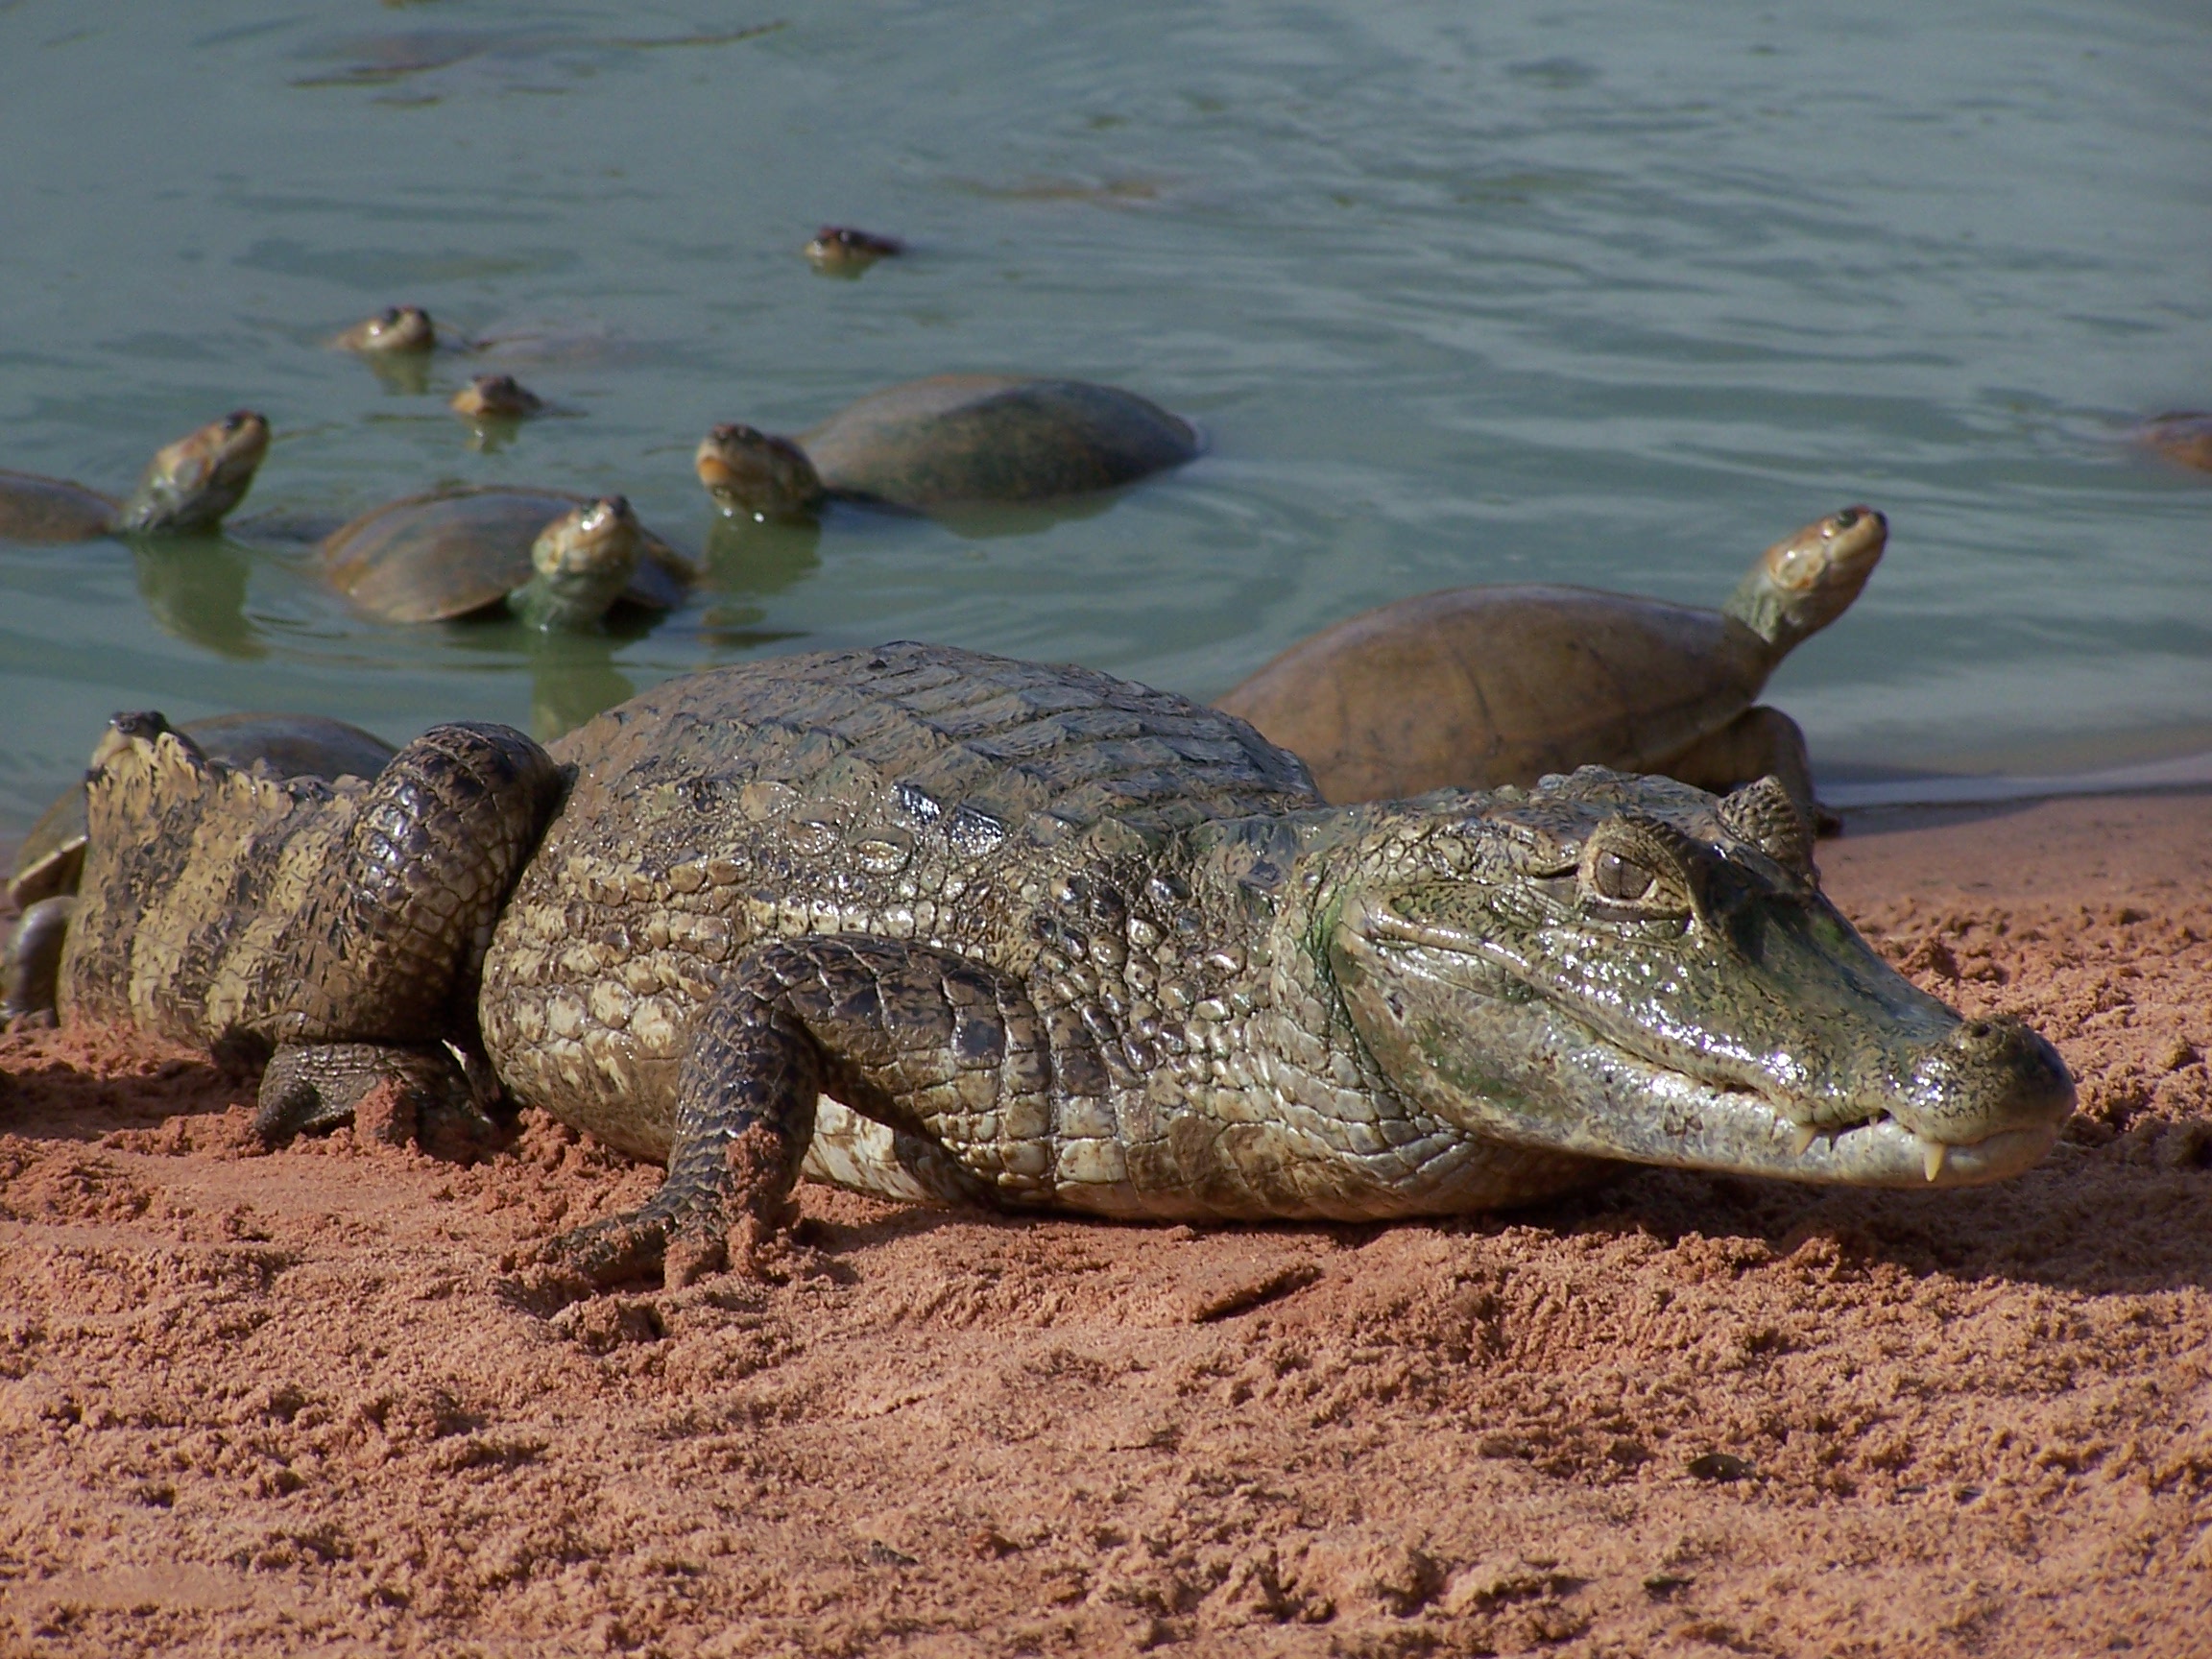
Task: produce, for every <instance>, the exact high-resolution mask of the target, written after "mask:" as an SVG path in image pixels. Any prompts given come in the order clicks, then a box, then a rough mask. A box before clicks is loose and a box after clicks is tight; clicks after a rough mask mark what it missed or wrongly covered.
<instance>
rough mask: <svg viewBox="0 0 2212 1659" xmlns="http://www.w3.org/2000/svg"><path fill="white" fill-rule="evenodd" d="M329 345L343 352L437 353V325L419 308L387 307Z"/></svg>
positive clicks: (386, 354) (373, 353)
mask: <svg viewBox="0 0 2212 1659" xmlns="http://www.w3.org/2000/svg"><path fill="white" fill-rule="evenodd" d="M330 344H331V345H332V346H333V347H335V348H336V349H339V350H341V351H360V352H365V353H369V354H372V355H376V356H404V355H408V354H411V353H414V352H419V351H432V350H435V349H437V347H438V325H436V324H434V323H432V322H431V321H430V313H429V312H427V311H425V310H423V309H422V307H421V306H420V305H387V306H385V307H384V309H383V310H381V311H379V312H377V313H376V315H375V316H373V317H364V318H363V319H362V320H361V321H360V322H358V323H356V324H354V325H353V326H352V327H350V328H346V329H342V330H340V331H339V332H338V333H336V334H334V335H332V336H331V337H330Z"/></svg>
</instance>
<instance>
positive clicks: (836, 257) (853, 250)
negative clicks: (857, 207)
mask: <svg viewBox="0 0 2212 1659" xmlns="http://www.w3.org/2000/svg"><path fill="white" fill-rule="evenodd" d="M802 252H804V253H805V255H806V258H807V262H808V263H809V264H811V265H812V266H813V267H814V269H815V270H817V271H820V272H822V273H823V274H824V275H825V276H859V275H860V273H861V272H863V271H865V270H867V269H868V267H869V266H871V265H873V264H875V263H876V261H877V260H878V259H891V258H895V257H897V256H898V255H899V254H901V253H903V252H906V244H905V243H903V242H902V241H900V240H899V238H898V237H896V236H878V235H877V234H876V233H875V232H874V231H872V230H856V229H854V228H853V227H852V226H850V225H825V226H823V227H822V228H821V229H819V230H817V231H815V232H814V240H813V241H811V242H809V243H807V244H806V246H805V248H804V249H803V250H802Z"/></svg>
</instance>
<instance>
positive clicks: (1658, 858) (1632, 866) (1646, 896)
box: [1578, 813, 1695, 922]
mask: <svg viewBox="0 0 2212 1659" xmlns="http://www.w3.org/2000/svg"><path fill="white" fill-rule="evenodd" d="M1677 843H1680V845H1679V846H1677ZM1693 853H1694V850H1693V849H1692V848H1691V847H1690V846H1689V845H1688V843H1687V841H1686V839H1685V837H1684V836H1683V834H1682V832H1681V831H1680V830H1679V829H1674V828H1673V827H1671V825H1668V824H1665V823H1662V822H1659V821H1657V820H1652V819H1647V818H1646V817H1645V816H1644V815H1643V814H1640V813H1623V815H1622V816H1621V817H1620V818H1618V819H1616V820H1614V821H1612V822H1610V823H1607V824H1602V825H1600V826H1599V827H1598V829H1596V830H1595V831H1593V833H1592V834H1591V836H1590V839H1589V840H1588V841H1586V842H1584V843H1583V848H1582V869H1581V876H1580V880H1579V883H1578V885H1579V886H1580V888H1581V892H1582V903H1583V913H1584V914H1585V915H1586V916H1588V917H1589V918H1590V919H1591V920H1592V921H1598V922H1657V921H1661V920H1672V919H1678V918H1681V917H1685V916H1688V915H1690V914H1691V913H1692V912H1693V911H1694V910H1695V903H1694V902H1692V899H1691V896H1690V881H1691V879H1692V878H1691V875H1690V864H1691V861H1692V857H1693ZM1677 854H1679V855H1677Z"/></svg>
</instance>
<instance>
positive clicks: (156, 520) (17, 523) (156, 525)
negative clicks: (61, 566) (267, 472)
mask: <svg viewBox="0 0 2212 1659" xmlns="http://www.w3.org/2000/svg"><path fill="white" fill-rule="evenodd" d="M268 453H269V422H268V421H265V420H263V419H262V418H261V417H260V416H259V415H256V414H255V413H254V412H253V411H252V410H251V409H233V410H232V411H231V412H230V413H229V414H228V415H226V416H224V417H223V418H222V419H221V420H219V421H208V422H207V424H206V425H204V426H203V427H201V428H200V429H199V430H198V431H196V432H189V433H187V434H185V435H184V436H183V437H181V438H180V439H178V440H177V442H176V443H174V444H171V445H165V446H164V447H162V448H160V449H156V451H155V452H154V459H153V460H152V461H151V462H149V463H148V464H147V467H146V475H145V476H144V477H143V478H141V479H139V480H138V488H137V489H136V490H134V491H132V493H131V498H130V499H129V500H128V501H121V502H118V501H116V500H114V499H113V498H111V497H109V496H107V495H103V494H102V493H100V492H99V491H97V490H88V489H86V488H85V487H84V485H82V484H71V483H68V482H66V481H64V480H62V479H60V478H41V477H39V476H37V475H36V473H31V472H8V471H0V539H5V540H8V541H91V540H92V539H93V538H94V537H98V536H162V535H194V534H204V533H205V532H207V531H211V530H213V529H215V528H216V527H217V526H218V525H219V524H221V523H222V521H223V515H224V514H226V513H228V512H229V511H230V509H231V508H233V507H235V506H237V505H238V503H239V502H240V501H242V500H244V499H245V496H246V492H247V490H248V489H249V488H250V487H251V486H252V482H253V473H254V470H255V469H257V468H258V467H259V466H260V465H261V458H262V457H263V456H265V455H267V454H268Z"/></svg>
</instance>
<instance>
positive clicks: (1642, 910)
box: [1306, 767, 2074, 1187]
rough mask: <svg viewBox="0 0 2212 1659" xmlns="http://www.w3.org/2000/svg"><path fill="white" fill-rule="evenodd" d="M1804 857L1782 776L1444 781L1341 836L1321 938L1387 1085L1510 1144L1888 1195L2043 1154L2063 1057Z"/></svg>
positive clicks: (1319, 893) (2070, 1100) (1325, 893)
mask: <svg viewBox="0 0 2212 1659" xmlns="http://www.w3.org/2000/svg"><path fill="white" fill-rule="evenodd" d="M1315 851H1316V852H1319V851H1321V850H1319V849H1315ZM1811 852H1812V843H1811V840H1810V837H1809V836H1808V835H1807V834H1806V832H1805V829H1804V828H1803V826H1802V824H1801V822H1800V821H1799V819H1798V818H1797V816H1796V813H1795V811H1794V810H1793V809H1792V808H1791V805H1790V803H1789V799H1788V797H1787V795H1786V794H1785V793H1784V792H1783V790H1782V789H1781V787H1780V785H1779V784H1778V783H1776V782H1775V781H1774V780H1772V779H1762V780H1761V781H1759V782H1757V783H1754V784H1751V785H1748V786H1746V787H1745V788H1743V789H1739V790H1737V791H1736V792H1735V793H1734V794H1731V795H1728V796H1725V797H1719V798H1716V797H1714V796H1711V795H1707V794H1705V793H1704V792H1703V791H1701V790H1697V789H1693V788H1691V787H1689V786H1688V785H1686V784H1680V783H1675V782H1672V781H1670V780H1667V779H1661V778H1637V777H1628V776H1623V775H1622V774H1618V773H1612V772H1606V771H1603V770H1601V769H1599V768H1597V767H1585V768H1583V769H1582V770H1581V771H1579V772H1577V773H1575V775H1574V776H1573V777H1571V778H1547V779H1546V780H1544V781H1543V782H1542V783H1540V784H1539V785H1538V786H1537V787H1536V788H1535V789H1533V790H1529V791H1527V792H1522V791H1518V790H1502V791H1498V792H1496V793H1494V794H1489V795H1470V794H1461V793H1456V792H1439V793H1437V794H1435V795H1431V796H1425V797H1422V798H1420V799H1419V800H1418V801H1414V802H1409V803H1405V804H1402V805H1396V806H1392V807H1386V808H1382V809H1379V810H1378V809H1369V812H1368V814H1367V815H1366V816H1365V820H1364V823H1363V826H1362V828H1361V829H1360V830H1359V832H1358V836H1357V838H1356V839H1355V840H1353V841H1351V842H1349V843H1340V844H1339V845H1337V846H1336V847H1334V849H1331V850H1329V851H1328V852H1327V853H1326V854H1323V856H1322V860H1321V864H1322V870H1323V875H1322V879H1321V881H1320V882H1319V883H1318V884H1317V887H1316V888H1315V889H1314V897H1315V898H1316V899H1317V900H1318V901H1319V902H1318V904H1317V905H1316V907H1315V908H1313V909H1312V910H1310V911H1309V912H1308V921H1307V924H1306V925H1307V926H1308V928H1309V929H1310V931H1309V933H1308V936H1307V939H1306V948H1307V950H1309V951H1310V955H1311V958H1312V959H1313V960H1314V961H1315V963H1316V965H1317V966H1318V967H1319V968H1320V970H1321V971H1322V973H1323V974H1325V975H1327V976H1328V977H1330V978H1333V979H1334V983H1335V985H1336V987H1337V989H1338V992H1339V994H1340V995H1341V997H1342V998H1343V1005H1344V1007H1345V1009H1346V1010H1347V1012H1348V1014H1349V1017H1350V1020H1351V1022H1352V1025H1353V1026H1354V1028H1355V1029H1356V1030H1357V1032H1358V1039H1359V1041H1360V1043H1361V1044H1363V1045H1364V1046H1365V1048H1366V1050H1367V1053H1368V1055H1369V1056H1370V1057H1371V1058H1372V1061H1373V1063H1374V1065H1375V1067H1376V1068H1377V1069H1378V1070H1380V1071H1381V1072H1382V1073H1383V1076H1384V1077H1385V1078H1386V1079H1387V1080H1388V1083H1389V1086H1391V1087H1393V1088H1395V1089H1397V1090H1398V1091H1399V1092H1401V1093H1402V1094H1404V1095H1406V1096H1407V1098H1409V1099H1411V1100H1413V1101H1415V1102H1417V1103H1418V1104H1420V1105H1421V1106H1423V1107H1425V1108H1427V1109H1428V1110H1429V1111H1431V1112H1432V1113H1434V1114H1435V1115H1436V1116H1438V1117H1440V1118H1444V1119H1445V1120H1447V1121H1449V1122H1453V1123H1455V1124H1458V1125H1459V1126H1461V1127H1462V1128H1465V1129H1468V1130H1472V1131H1475V1132H1479V1133H1481V1134H1484V1135H1487V1136H1490V1137H1492V1138H1495V1139H1497V1140H1500V1141H1504V1142H1514V1143H1517V1144H1522V1145H1533V1146H1544V1147H1551V1148H1555V1149H1557V1150H1560V1151H1564V1152H1574V1153H1581V1154H1586V1155H1589V1156H1592V1157H1598V1158H1615V1159H1623V1160H1629V1161H1632V1162H1636V1163H1645V1164H1669V1165H1679V1166H1690V1167H1695V1168H1705V1169H1727V1170H1733V1171H1738V1172H1741V1173H1745V1174H1759V1175H1774V1176H1780V1177H1783V1178H1785V1179H1789V1180H1797V1181H1835V1182H1847V1183H1853V1184H1860V1185H1867V1186H1908V1185H1909V1186H1913V1187H1919V1186H1924V1185H1929V1184H1936V1185H1943V1186H1962V1185H1967V1184H1971V1183H1976V1182H1983V1181H1991V1180H1997V1179H2000V1178H2002V1177H2004V1176H2007V1175H2011V1174H2015V1173H2017V1172H2018V1171H2020V1170H2022V1169H2025V1168H2027V1167H2028V1166H2030V1165H2032V1164H2033V1163H2035V1162H2036V1160H2038V1159H2039V1158H2041V1157H2042V1156H2043V1154H2044V1152H2045V1151H2047V1150H2048V1149H2049V1148H2050V1146H2051V1143H2052V1142H2053V1141H2054V1140H2055V1139H2056V1137H2057V1133H2058V1128H2059V1125H2060V1124H2061V1123H2062V1122H2063V1121H2064V1120H2065V1118H2066V1116H2067V1114H2068V1113H2069V1112H2070V1111H2071V1110H2072V1109H2073V1105H2074V1082H2073V1079H2072V1078H2071V1077H2070V1076H2069V1075H2068V1073H2067V1070H2066V1067H2065V1065H2064V1063H2063V1062H2062V1061H2061V1060H2060V1059H2059V1057H2058V1054H2057V1052H2056V1049H2054V1048H2053V1047H2052V1046H2051V1045H2050V1044H2049V1043H2047V1042H2045V1041H2044V1040H2043V1039H2042V1038H2041V1037H2039V1036H2037V1035H2036V1034H2035V1033H2034V1032H2033V1031H2032V1030H2030V1029H2029V1028H2028V1027H2027V1026H2026V1025H2025V1024H2023V1023H2021V1022H2019V1021H2017V1020H2012V1019H1996V1020H1967V1019H1963V1018H1961V1017H1960V1015H1959V1014H1958V1013H1956V1012H1954V1011H1953V1010H1952V1009H1951V1008H1949V1007H1947V1006H1945V1005H1944V1004H1943V1003H1941V1002H1939V1001H1937V1000H1936V998H1933V997H1930V996H1928V995H1927V994H1926V993H1924V992H1922V991H1920V990H1918V989H1917V988H1915V987H1914V986H1913V985H1911V983H1910V982H1909V981H1907V980H1906V979H1905V978H1904V977H1903V975H1901V974H1898V973H1897V972H1896V971H1895V970H1894V969H1892V968H1890V967H1889V966H1888V964H1887V963H1886V962H1884V961H1883V960H1882V959H1881V957H1879V956H1878V955H1876V954H1875V953H1874V951H1873V950H1872V949H1871V948H1869V947H1868V945H1867V944H1866V942H1865V941H1864V940H1863V939H1862V938H1860V936H1859V935H1858V934H1857V933H1856V932H1855V931H1853V929H1852V927H1851V925H1850V924H1849V923H1847V922H1846V921H1844V920H1843V918H1842V916H1841V915H1839V913H1838V912H1837V910H1836V908H1835V906H1834V905H1832V904H1830V903H1829V902H1828V901H1827V900H1826V899H1825V898H1823V897H1822V896H1821V893H1820V890H1819V882H1818V878H1817V875H1816V873H1815V870H1814V867H1813V862H1812V856H1811Z"/></svg>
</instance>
